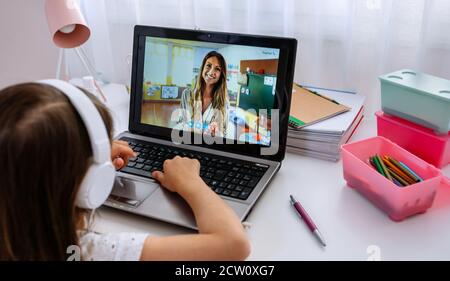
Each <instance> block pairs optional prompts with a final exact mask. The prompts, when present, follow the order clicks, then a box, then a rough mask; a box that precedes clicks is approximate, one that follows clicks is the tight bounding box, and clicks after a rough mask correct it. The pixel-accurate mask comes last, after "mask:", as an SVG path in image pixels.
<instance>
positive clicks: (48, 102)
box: [0, 80, 250, 260]
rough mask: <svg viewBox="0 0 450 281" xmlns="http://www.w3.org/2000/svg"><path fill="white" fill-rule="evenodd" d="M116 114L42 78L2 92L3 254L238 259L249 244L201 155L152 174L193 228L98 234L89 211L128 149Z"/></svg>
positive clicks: (100, 201) (70, 88)
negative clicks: (185, 207) (115, 137)
mask: <svg viewBox="0 0 450 281" xmlns="http://www.w3.org/2000/svg"><path fill="white" fill-rule="evenodd" d="M111 132H112V119H111V116H110V114H109V112H108V110H107V109H106V108H105V106H104V105H102V104H101V103H100V102H98V101H97V100H96V99H95V97H93V95H91V94H89V93H86V92H84V91H82V90H80V89H78V88H76V87H74V86H72V85H70V84H68V83H66V82H63V81H59V80H44V81H39V82H37V83H26V84H20V85H15V86H11V87H8V88H6V89H3V90H1V91H0V260H67V259H68V254H67V252H68V249H69V248H70V247H73V246H78V247H79V248H80V249H81V259H82V260H242V259H245V258H246V257H247V256H248V254H249V251H250V248H249V242H248V239H247V237H246V235H245V232H244V230H243V228H242V225H241V224H240V221H239V219H238V218H237V216H236V215H235V214H234V212H233V211H232V210H231V208H229V207H228V205H226V203H225V202H223V200H222V199H220V197H219V196H217V195H216V194H215V193H214V192H213V191H211V190H210V188H209V187H208V186H207V185H206V184H205V183H204V182H203V181H202V179H201V178H200V176H199V169H200V165H199V163H198V161H197V160H192V159H187V158H180V157H177V158H174V159H172V160H167V161H166V162H165V163H164V169H163V171H155V172H153V175H152V176H153V177H154V178H155V179H157V180H158V181H159V182H160V183H161V185H162V186H164V187H166V188H168V189H169V190H170V191H172V192H177V193H178V194H180V195H181V196H182V197H183V198H184V199H185V200H186V201H187V203H188V204H189V205H190V206H191V208H192V210H193V212H194V215H195V218H196V221H197V225H198V229H199V234H195V235H178V236H168V237H153V236H149V235H148V234H146V233H119V234H99V233H95V232H93V231H91V230H90V227H89V226H90V222H91V220H90V219H89V217H90V214H93V210H94V209H95V208H97V207H99V206H101V204H103V203H104V201H105V200H106V199H107V197H108V195H109V193H110V192H111V189H112V185H113V182H114V177H115V170H116V169H120V168H121V167H123V166H124V165H126V164H127V161H128V158H129V157H132V156H133V155H134V153H133V151H132V150H131V149H130V148H129V147H128V144H127V143H124V142H120V141H112V136H111Z"/></svg>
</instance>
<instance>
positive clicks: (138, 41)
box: [128, 25, 297, 162]
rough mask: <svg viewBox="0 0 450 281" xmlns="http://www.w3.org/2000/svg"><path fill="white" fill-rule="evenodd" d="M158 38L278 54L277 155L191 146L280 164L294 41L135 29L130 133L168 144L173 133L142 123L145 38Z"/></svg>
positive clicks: (257, 149) (254, 148) (256, 149)
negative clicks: (277, 50)
mask: <svg viewBox="0 0 450 281" xmlns="http://www.w3.org/2000/svg"><path fill="white" fill-rule="evenodd" d="M146 37H159V38H171V39H181V40H191V41H199V42H211V43H222V44H234V45H245V46H255V47H267V48H275V49H279V50H280V56H279V62H278V73H277V86H276V94H275V102H274V106H273V108H274V109H279V110H280V114H279V144H278V146H279V147H278V152H277V153H276V154H273V155H261V148H263V147H267V146H262V145H259V144H250V143H246V144H225V143H226V141H225V139H223V143H224V144H209V145H208V144H205V143H204V144H193V145H196V146H205V147H208V148H211V149H216V150H221V151H226V152H231V153H237V154H245V155H248V156H253V157H257V158H263V159H268V160H273V161H278V162H281V160H283V159H284V155H285V152H286V140H287V131H288V130H287V128H288V121H289V112H290V102H291V94H292V84H293V76H294V68H295V59H296V50H297V40H296V39H292V38H280V37H270V36H257V35H246V34H232V33H223V32H212V31H200V30H185V29H175V28H165V27H157V26H141V25H137V26H135V28H134V40H133V64H132V73H131V97H130V115H129V128H128V129H129V131H130V132H131V133H133V134H139V135H143V136H148V137H153V138H158V139H163V140H169V141H170V140H171V132H172V129H170V128H164V127H159V126H154V125H148V124H143V123H141V108H142V95H143V91H142V88H143V76H144V59H145V38H146Z"/></svg>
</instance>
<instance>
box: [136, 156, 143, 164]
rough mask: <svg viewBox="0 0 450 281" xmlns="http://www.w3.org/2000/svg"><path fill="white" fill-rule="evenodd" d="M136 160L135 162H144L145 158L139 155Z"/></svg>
mask: <svg viewBox="0 0 450 281" xmlns="http://www.w3.org/2000/svg"><path fill="white" fill-rule="evenodd" d="M136 162H137V163H144V162H145V159H144V158H140V157H139V158H138V159H137V160H136Z"/></svg>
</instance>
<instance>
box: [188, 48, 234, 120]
mask: <svg viewBox="0 0 450 281" xmlns="http://www.w3.org/2000/svg"><path fill="white" fill-rule="evenodd" d="M211 57H216V58H217V59H218V60H219V63H220V66H221V68H220V69H221V71H220V80H219V81H218V82H217V83H216V84H215V85H214V89H213V97H212V107H213V108H216V109H219V110H220V112H221V113H222V116H226V112H225V104H226V101H227V99H228V90H227V64H226V63H225V59H224V58H223V56H222V55H221V54H220V53H218V52H216V51H211V52H209V53H208V54H206V56H205V57H204V58H203V62H202V66H201V67H200V72H199V75H198V77H197V82H196V83H195V88H194V95H192V96H191V99H190V100H189V105H190V106H191V108H192V114H194V102H195V101H201V100H202V93H203V91H204V90H205V80H203V77H202V75H203V70H204V68H205V64H206V61H207V60H208V59H209V58H211Z"/></svg>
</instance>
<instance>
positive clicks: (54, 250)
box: [0, 83, 112, 260]
mask: <svg viewBox="0 0 450 281" xmlns="http://www.w3.org/2000/svg"><path fill="white" fill-rule="evenodd" d="M86 94H87V95H88V96H89V97H90V98H91V99H92V100H93V102H94V104H95V106H96V107H97V109H98V110H99V112H100V115H101V116H102V118H103V120H104V122H105V125H106V128H107V130H108V134H109V135H110V137H111V132H112V119H111V116H110V114H109V112H108V111H107V109H106V108H105V107H104V106H103V105H102V104H101V103H100V102H98V101H97V100H96V99H95V97H94V96H92V95H91V94H88V93H86ZM0 124H1V125H0V126H1V127H0V159H1V161H0V260H65V259H67V254H66V250H67V247H68V246H70V245H77V244H78V236H77V226H79V223H80V221H81V219H82V218H83V216H84V215H85V211H83V210H81V209H78V208H76V206H75V199H76V194H77V191H78V188H79V185H80V183H81V181H82V179H83V177H84V175H85V173H86V171H87V169H88V166H89V164H90V161H91V157H92V149H91V144H90V141H89V137H88V133H87V131H86V128H85V126H84V124H83V122H82V120H81V118H80V116H79V115H78V113H77V111H76V110H75V108H74V107H73V106H72V104H71V103H70V102H69V100H68V98H67V97H66V96H65V95H63V94H62V93H61V92H60V91H59V90H57V89H56V88H53V87H51V86H48V85H43V84H37V83H26V84H20V85H15V86H11V87H8V88H6V89H3V90H2V91H0Z"/></svg>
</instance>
